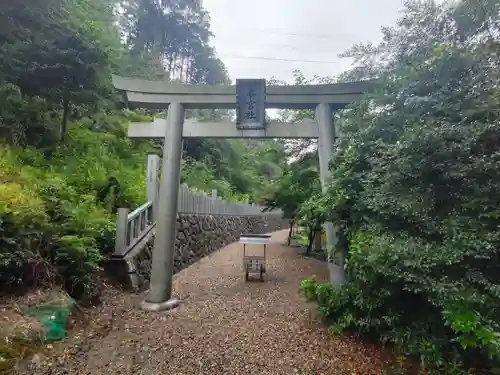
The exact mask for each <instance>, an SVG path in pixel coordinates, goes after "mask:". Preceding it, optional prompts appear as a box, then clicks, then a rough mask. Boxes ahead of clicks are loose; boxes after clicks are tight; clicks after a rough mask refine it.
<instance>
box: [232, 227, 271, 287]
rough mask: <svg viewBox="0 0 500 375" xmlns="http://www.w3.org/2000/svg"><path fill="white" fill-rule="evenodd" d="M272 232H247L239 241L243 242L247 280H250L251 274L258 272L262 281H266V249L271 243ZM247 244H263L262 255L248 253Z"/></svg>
mask: <svg viewBox="0 0 500 375" xmlns="http://www.w3.org/2000/svg"><path fill="white" fill-rule="evenodd" d="M270 239H271V235H270V234H245V235H242V236H241V237H240V241H239V243H241V244H243V270H244V271H245V280H246V281H248V280H249V279H250V278H249V275H250V274H258V275H259V278H260V281H264V274H265V273H266V249H267V245H268V244H269V243H270ZM247 245H263V254H262V255H248V254H247V248H246V247H247Z"/></svg>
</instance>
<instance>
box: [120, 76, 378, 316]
mask: <svg viewBox="0 0 500 375" xmlns="http://www.w3.org/2000/svg"><path fill="white" fill-rule="evenodd" d="M113 84H114V86H115V87H116V88H117V89H119V90H123V91H125V92H126V95H127V99H128V102H129V105H131V106H133V107H142V108H151V109H164V108H168V113H167V119H166V120H164V119H155V121H153V122H152V123H146V124H145V123H135V124H134V123H133V124H131V125H130V127H129V136H130V137H133V138H163V139H164V152H163V165H162V173H161V181H160V192H159V198H158V199H159V201H158V204H157V205H155V207H158V212H156V213H155V217H156V222H157V228H158V230H157V232H156V237H155V243H154V248H153V261H152V270H151V282H150V292H149V294H148V296H147V297H146V300H145V301H144V302H143V304H142V308H143V309H146V310H151V311H158V310H165V309H169V308H173V307H175V306H177V305H178V303H179V301H178V300H176V299H175V298H172V276H173V262H174V250H175V230H176V216H177V198H178V188H179V183H180V170H181V157H182V156H181V155H182V139H183V138H256V139H263V138H318V154H319V164H320V165H319V166H320V179H321V185H322V188H323V191H325V190H326V189H327V186H328V184H329V181H330V172H329V161H330V157H331V155H332V153H333V144H334V140H335V131H334V125H333V116H332V114H333V113H332V112H333V110H336V109H340V108H343V107H345V106H346V105H347V104H349V103H351V102H353V101H355V100H357V99H359V98H360V97H361V96H362V95H363V94H364V93H365V92H367V91H368V90H369V89H370V88H371V86H372V84H373V83H372V82H370V81H362V82H352V83H343V84H326V85H305V86H267V87H266V86H265V81H264V80H241V82H238V80H237V85H236V86H224V85H217V86H215V85H184V84H172V83H169V82H159V81H147V80H141V79H133V78H125V77H119V76H113ZM248 98H250V99H248ZM188 108H220V109H235V108H236V109H237V113H238V119H237V123H236V124H234V123H231V122H229V121H227V122H216V123H214V122H199V121H192V120H186V121H185V119H184V117H185V109H188ZM266 108H281V109H285V108H288V109H314V110H315V119H314V120H305V121H303V122H299V123H294V124H284V123H279V122H270V123H265V121H264V118H265V109H266ZM244 115H245V116H246V117H245V116H244ZM243 117H244V119H243V120H242V118H243ZM160 228H161V230H160ZM325 232H326V237H327V246H328V247H331V246H334V247H335V246H336V244H337V236H336V228H335V226H334V225H333V224H332V223H326V224H325ZM337 261H338V264H337V267H338V270H339V271H340V272H341V273H343V268H344V258H343V257H342V256H340V257H338V259H337ZM337 281H343V280H337Z"/></svg>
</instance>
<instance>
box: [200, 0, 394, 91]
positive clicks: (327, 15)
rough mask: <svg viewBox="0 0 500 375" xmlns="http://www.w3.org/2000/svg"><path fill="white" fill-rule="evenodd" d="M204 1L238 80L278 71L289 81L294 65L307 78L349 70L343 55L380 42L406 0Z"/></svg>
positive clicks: (221, 50)
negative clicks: (364, 43) (359, 45)
mask: <svg viewBox="0 0 500 375" xmlns="http://www.w3.org/2000/svg"><path fill="white" fill-rule="evenodd" d="M203 6H204V8H205V9H206V10H207V11H208V12H209V13H210V17H211V30H212V32H213V33H214V34H215V37H214V39H213V40H212V45H213V46H214V47H215V48H216V50H217V54H218V56H219V58H220V59H221V60H222V61H223V62H224V64H225V65H226V68H227V69H228V71H229V75H230V77H231V79H232V80H234V79H236V78H266V79H268V78H270V77H272V76H274V77H275V78H277V79H281V80H285V81H288V82H291V81H292V71H293V70H294V69H299V70H301V71H302V72H303V73H304V74H305V75H306V77H312V76H313V75H315V74H316V75H319V76H335V75H337V74H339V73H341V72H342V71H343V70H346V69H347V68H349V62H348V61H344V60H345V59H339V58H338V54H339V53H340V52H343V51H345V50H346V49H347V48H349V47H350V46H352V45H353V44H355V43H358V42H362V41H372V42H377V41H379V40H380V39H381V32H380V27H381V26H389V25H393V24H394V23H395V21H396V20H397V18H398V14H399V12H400V11H401V9H402V8H403V6H402V0H376V1H375V0H306V1H304V0H203ZM244 57H247V58H244ZM248 57H249V58H248ZM262 58H268V59H269V60H266V59H262ZM273 59H283V60H309V61H310V62H305V61H302V62H300V61H281V60H273ZM313 61H315V62H313ZM317 61H326V62H329V63H320V62H317Z"/></svg>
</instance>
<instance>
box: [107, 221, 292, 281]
mask: <svg viewBox="0 0 500 375" xmlns="http://www.w3.org/2000/svg"><path fill="white" fill-rule="evenodd" d="M287 227H288V221H287V220H284V219H282V218H281V217H280V216H277V215H269V216H226V215H224V216H212V215H195V214H184V215H182V214H181V215H178V216H177V236H176V243H175V258H174V273H177V272H179V271H180V270H182V269H183V268H185V267H187V266H189V265H190V264H193V263H194V262H196V261H198V260H199V259H201V258H203V257H204V256H206V255H208V254H210V253H212V252H214V251H216V250H218V249H220V248H222V247H224V246H226V245H229V244H230V243H233V242H235V241H237V240H238V239H239V237H240V236H241V235H242V234H250V233H251V234H262V233H269V232H274V231H277V230H280V229H286V228H287ZM153 241H154V239H153V240H151V241H150V242H149V243H148V244H147V245H146V246H145V247H144V249H143V250H142V251H141V252H139V253H138V254H131V256H130V257H128V259H124V260H125V262H122V263H126V264H125V266H126V267H123V266H122V267H121V269H122V270H121V271H120V270H118V269H117V268H116V266H115V267H114V271H113V273H114V274H115V276H118V277H119V278H120V279H121V280H122V282H123V283H125V284H126V285H127V284H128V286H129V287H132V288H134V289H137V288H138V289H143V288H144V287H146V286H147V285H148V281H149V274H150V270H151V255H152V250H153ZM115 262H116V261H115ZM125 269H126V270H125ZM117 273H118V274H117Z"/></svg>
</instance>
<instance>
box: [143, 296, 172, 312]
mask: <svg viewBox="0 0 500 375" xmlns="http://www.w3.org/2000/svg"><path fill="white" fill-rule="evenodd" d="M180 302H181V301H180V300H178V299H177V298H170V299H169V300H168V301H165V302H148V301H147V300H144V301H142V302H141V309H142V310H145V311H154V312H157V311H166V310H172V309H175V308H176V307H177V306H179V304H180Z"/></svg>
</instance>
